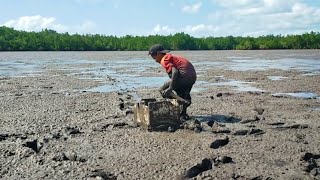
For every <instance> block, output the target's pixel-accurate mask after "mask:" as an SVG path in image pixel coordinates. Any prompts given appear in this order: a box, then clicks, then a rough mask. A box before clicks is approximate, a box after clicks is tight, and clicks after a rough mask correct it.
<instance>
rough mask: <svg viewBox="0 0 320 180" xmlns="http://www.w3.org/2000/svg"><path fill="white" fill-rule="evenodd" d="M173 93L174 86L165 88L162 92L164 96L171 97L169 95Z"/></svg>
mask: <svg viewBox="0 0 320 180" xmlns="http://www.w3.org/2000/svg"><path fill="white" fill-rule="evenodd" d="M171 93H172V88H168V89H165V90H164V91H163V92H162V97H167V98H169V96H170V95H171Z"/></svg>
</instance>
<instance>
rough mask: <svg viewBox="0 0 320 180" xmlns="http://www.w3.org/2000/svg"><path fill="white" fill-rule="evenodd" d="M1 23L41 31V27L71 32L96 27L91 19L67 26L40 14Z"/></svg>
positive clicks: (15, 27)
mask: <svg viewBox="0 0 320 180" xmlns="http://www.w3.org/2000/svg"><path fill="white" fill-rule="evenodd" d="M2 25H3V26H7V27H12V28H14V29H16V30H24V31H41V30H43V29H52V30H55V31H57V32H69V33H71V34H73V33H90V31H92V30H94V29H95V28H96V25H95V23H93V22H91V21H85V22H84V23H82V24H80V25H73V26H68V25H63V24H60V23H58V22H57V21H56V18H54V17H42V16H40V15H36V16H23V17H19V18H18V19H13V20H9V21H7V22H5V23H4V24H2Z"/></svg>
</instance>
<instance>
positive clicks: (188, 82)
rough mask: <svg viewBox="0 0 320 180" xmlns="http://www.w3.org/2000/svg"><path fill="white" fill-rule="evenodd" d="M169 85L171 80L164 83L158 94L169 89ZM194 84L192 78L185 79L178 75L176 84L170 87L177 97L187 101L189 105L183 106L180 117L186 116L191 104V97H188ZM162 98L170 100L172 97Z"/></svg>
mask: <svg viewBox="0 0 320 180" xmlns="http://www.w3.org/2000/svg"><path fill="white" fill-rule="evenodd" d="M170 83H171V80H169V81H167V82H165V83H164V84H163V86H162V87H161V88H160V89H159V91H160V93H161V94H162V92H163V91H164V90H166V89H168V88H169V86H170ZM194 83H195V80H194V79H193V78H186V77H182V76H181V75H180V74H179V76H178V78H177V82H176V83H175V86H174V87H172V89H173V90H174V91H175V92H176V94H177V95H178V96H180V97H181V98H183V99H185V100H187V101H188V102H189V103H188V105H184V106H183V110H182V112H181V116H186V114H187V107H189V106H190V104H191V96H190V91H191V89H192V86H193V84H194ZM163 98H172V96H169V97H163Z"/></svg>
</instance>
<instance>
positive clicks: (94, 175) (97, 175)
mask: <svg viewBox="0 0 320 180" xmlns="http://www.w3.org/2000/svg"><path fill="white" fill-rule="evenodd" d="M87 178H88V179H105V180H107V179H108V180H115V179H117V177H116V176H114V175H113V174H112V173H109V172H105V171H104V170H102V169H95V170H93V171H92V172H89V173H88V175H87Z"/></svg>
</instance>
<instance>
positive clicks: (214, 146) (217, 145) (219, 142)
mask: <svg viewBox="0 0 320 180" xmlns="http://www.w3.org/2000/svg"><path fill="white" fill-rule="evenodd" d="M228 143H229V137H226V138H225V139H217V140H215V141H214V142H213V143H211V145H210V148H212V149H218V148H220V147H222V146H225V145H227V144H228Z"/></svg>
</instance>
